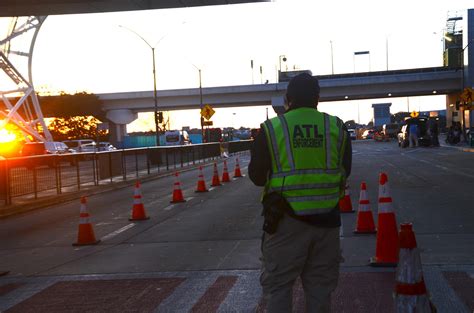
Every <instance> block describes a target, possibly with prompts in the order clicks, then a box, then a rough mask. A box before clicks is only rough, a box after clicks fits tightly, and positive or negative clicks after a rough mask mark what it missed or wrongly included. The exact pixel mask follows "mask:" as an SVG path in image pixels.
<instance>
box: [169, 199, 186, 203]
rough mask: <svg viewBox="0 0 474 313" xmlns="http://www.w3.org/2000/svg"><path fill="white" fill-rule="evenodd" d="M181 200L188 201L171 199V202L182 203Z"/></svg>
mask: <svg viewBox="0 0 474 313" xmlns="http://www.w3.org/2000/svg"><path fill="white" fill-rule="evenodd" d="M181 202H186V200H184V199H183V200H171V201H170V203H181Z"/></svg>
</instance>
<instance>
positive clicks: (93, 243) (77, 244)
mask: <svg viewBox="0 0 474 313" xmlns="http://www.w3.org/2000/svg"><path fill="white" fill-rule="evenodd" d="M99 242H100V239H99V240H96V241H93V242H88V243H79V242H75V243H73V244H72V245H73V246H89V245H96V244H98V243H99Z"/></svg>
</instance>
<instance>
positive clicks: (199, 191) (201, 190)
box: [194, 189, 209, 192]
mask: <svg viewBox="0 0 474 313" xmlns="http://www.w3.org/2000/svg"><path fill="white" fill-rule="evenodd" d="M194 192H209V190H208V189H206V190H194Z"/></svg>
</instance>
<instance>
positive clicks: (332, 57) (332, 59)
mask: <svg viewBox="0 0 474 313" xmlns="http://www.w3.org/2000/svg"><path fill="white" fill-rule="evenodd" d="M329 43H330V44H331V70H332V75H334V56H333V51H332V40H330V41H329Z"/></svg>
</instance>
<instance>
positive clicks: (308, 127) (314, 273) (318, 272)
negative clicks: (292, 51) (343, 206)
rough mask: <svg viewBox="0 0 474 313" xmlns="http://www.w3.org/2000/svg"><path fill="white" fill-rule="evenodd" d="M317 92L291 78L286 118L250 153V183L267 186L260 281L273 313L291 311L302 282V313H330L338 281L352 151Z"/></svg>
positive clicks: (264, 131)
mask: <svg viewBox="0 0 474 313" xmlns="http://www.w3.org/2000/svg"><path fill="white" fill-rule="evenodd" d="M319 91H320V89H319V82H318V80H317V79H316V78H314V77H312V76H311V75H309V74H306V73H304V74H300V75H298V76H295V77H294V78H293V79H291V81H290V82H289V84H288V87H287V92H286V104H287V106H288V107H287V111H286V113H285V114H282V115H279V116H277V117H275V118H272V119H269V120H267V121H265V122H264V123H263V124H262V125H261V131H260V133H259V134H258V135H257V137H256V138H255V141H254V144H253V147H252V150H251V161H250V164H249V176H250V179H251V180H252V181H253V182H254V184H255V185H257V186H265V187H264V191H263V197H262V204H263V207H264V209H263V213H262V215H264V216H265V222H264V225H263V229H264V233H263V238H262V255H263V258H262V261H263V264H262V265H263V267H262V275H261V277H260V282H261V284H262V287H263V294H264V297H265V299H266V302H267V311H268V312H270V313H273V312H291V309H292V288H293V284H294V282H295V280H296V279H297V278H298V277H299V276H300V277H301V281H302V283H303V287H304V291H305V298H306V312H329V311H330V306H331V301H330V296H331V292H332V291H333V290H334V289H335V288H336V286H337V281H338V277H339V263H340V261H341V250H340V246H339V227H340V226H341V219H340V213H339V206H338V202H339V199H340V198H341V197H342V196H343V195H344V186H345V181H346V179H347V177H348V176H349V175H350V171H351V162H352V148H351V141H350V139H349V135H348V132H347V129H346V128H345V126H344V123H343V122H342V121H341V120H340V119H339V118H337V117H335V116H331V115H329V114H325V113H321V112H319V111H318V110H317V105H318V100H319Z"/></svg>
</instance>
